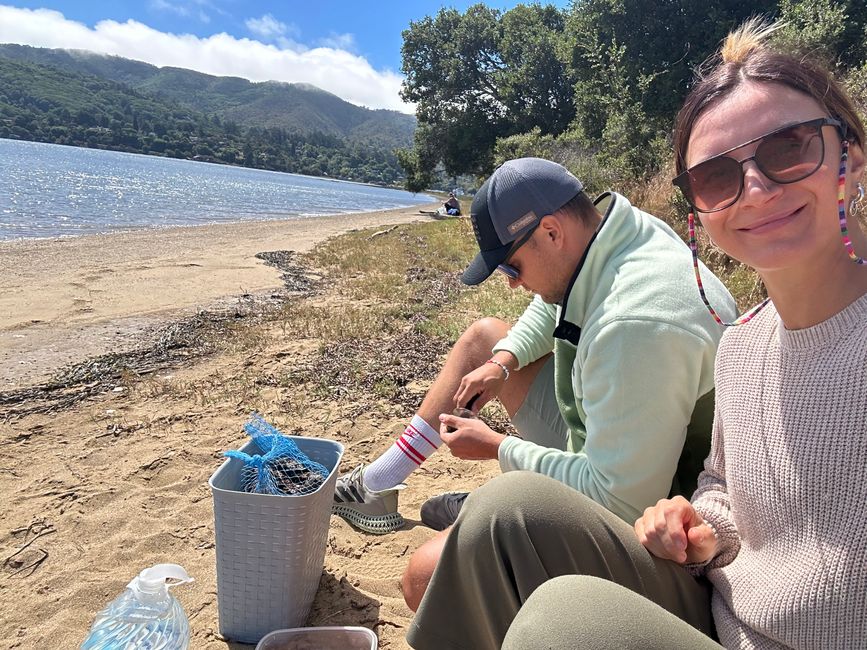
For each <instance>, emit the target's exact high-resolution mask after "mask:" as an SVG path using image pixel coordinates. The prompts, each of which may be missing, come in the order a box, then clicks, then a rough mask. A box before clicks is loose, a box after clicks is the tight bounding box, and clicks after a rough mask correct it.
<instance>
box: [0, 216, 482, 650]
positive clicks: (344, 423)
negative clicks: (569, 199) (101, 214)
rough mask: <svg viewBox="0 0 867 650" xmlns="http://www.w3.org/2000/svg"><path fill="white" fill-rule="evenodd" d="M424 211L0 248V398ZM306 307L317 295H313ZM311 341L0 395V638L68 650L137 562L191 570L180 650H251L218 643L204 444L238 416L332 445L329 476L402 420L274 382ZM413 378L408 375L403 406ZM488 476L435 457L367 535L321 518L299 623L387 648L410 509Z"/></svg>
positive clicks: (422, 536) (393, 644) (391, 644)
mask: <svg viewBox="0 0 867 650" xmlns="http://www.w3.org/2000/svg"><path fill="white" fill-rule="evenodd" d="M427 218H428V217H424V216H421V215H419V214H418V213H417V209H411V210H410V209H408V210H397V211H390V212H381V213H373V214H366V215H353V216H341V217H335V218H328V219H317V220H310V221H292V222H268V223H253V224H236V225H225V226H208V227H203V228H190V229H174V230H172V231H159V232H154V231H147V232H134V233H125V234H119V235H111V236H105V237H94V238H87V239H69V240H54V241H38V242H31V243H15V244H2V245H0V259H2V267H3V269H4V273H3V274H2V277H0V287H2V290H0V359H2V363H0V367H2V372H3V373H4V374H3V377H2V383H0V391H2V390H7V389H8V388H11V387H16V386H23V385H27V384H29V383H32V382H34V381H38V380H40V379H41V378H44V377H46V376H47V375H49V374H50V373H51V372H52V371H53V370H54V369H56V368H57V367H58V366H59V365H62V364H63V363H67V362H69V361H74V360H81V359H83V358H85V357H87V356H92V355H93V354H100V353H105V352H109V351H117V350H118V349H122V348H123V347H124V346H132V345H134V344H135V342H136V341H137V340H139V338H140V337H141V335H142V331H143V328H145V330H146V328H147V327H149V326H152V325H154V324H156V323H160V322H165V321H166V320H167V319H173V318H177V317H179V316H182V315H184V314H189V313H191V312H192V311H194V310H196V309H199V308H207V307H210V306H212V305H214V304H219V303H221V302H223V303H225V302H226V301H232V300H237V296H238V295H240V294H244V293H253V292H262V291H266V292H267V291H268V290H271V289H273V288H275V287H278V286H279V285H280V279H279V272H278V271H277V270H276V269H273V268H271V267H267V266H265V265H264V264H263V263H262V262H261V261H260V260H258V259H256V258H254V257H253V255H254V254H255V253H257V252H261V251H267V250H296V251H304V250H308V249H309V248H310V247H312V246H313V245H314V244H315V243H317V242H319V241H321V240H323V239H324V238H326V237H328V236H331V235H333V234H336V233H339V232H343V231H346V230H348V229H351V228H360V227H366V226H379V225H382V226H389V225H393V224H398V223H404V222H407V221H413V220H416V219H427ZM316 299H317V300H328V299H329V297H328V293H327V291H326V293H325V294H322V295H320V296H318V297H317V298H316ZM34 321H38V322H34ZM314 350H315V342H311V341H309V340H308V341H299V340H294V339H293V338H292V337H291V336H275V337H273V340H272V342H271V343H269V344H268V345H267V346H266V347H264V349H256V350H255V352H252V353H251V352H249V351H245V350H244V349H240V350H238V351H237V352H235V353H234V354H232V353H224V354H219V355H215V356H212V357H206V358H204V359H201V360H199V361H195V362H191V363H189V364H187V365H185V366H183V367H182V368H179V369H176V370H172V371H170V372H168V371H166V372H162V373H160V374H158V375H157V376H156V377H151V378H149V379H148V380H146V381H135V382H130V383H128V384H120V385H118V386H117V387H114V388H109V389H108V390H105V391H104V392H102V393H100V394H98V395H97V396H95V397H93V398H90V399H88V400H85V401H83V402H81V403H79V404H78V405H76V406H74V407H73V408H70V409H64V410H60V411H57V412H54V413H34V414H29V415H12V414H10V412H9V411H4V410H3V409H4V407H3V405H2V404H0V493H2V495H3V498H2V500H0V520H2V522H3V523H2V525H0V558H2V561H3V564H2V566H0V598H2V601H3V603H4V605H3V609H2V612H0V639H2V640H3V642H4V643H3V646H4V647H10V648H40V649H41V648H75V647H78V644H79V643H80V642H81V641H82V639H83V638H84V636H85V635H86V632H87V629H88V628H89V626H90V624H91V622H92V620H93V617H94V615H95V614H96V612H97V611H98V610H99V609H101V608H102V607H103V606H104V605H105V604H106V603H107V602H108V601H110V600H111V599H112V598H114V597H115V596H116V595H117V594H118V593H120V592H121V591H122V590H123V588H124V586H125V585H126V583H127V582H128V581H129V580H130V579H131V578H132V577H133V576H134V575H135V574H136V573H138V571H139V570H141V569H142V568H145V567H147V566H150V565H151V564H155V563H159V562H175V563H178V564H181V565H183V566H184V567H185V568H186V569H187V571H188V572H189V573H190V574H191V575H192V576H194V577H195V579H196V582H195V583H193V584H192V585H187V586H183V587H180V588H178V589H177V590H176V595H177V596H178V598H179V599H180V601H181V603H182V605H183V606H184V608H185V610H186V612H187V613H188V615H189V617H190V621H191V627H192V637H193V638H192V643H191V647H192V648H195V649H199V648H204V649H206V650H218V649H219V650H225V649H226V648H247V647H252V646H243V645H240V644H235V643H229V642H227V641H226V640H225V639H223V638H222V637H221V636H220V635H219V628H218V620H217V598H218V595H217V589H216V575H215V547H214V531H213V513H212V500H211V495H210V490H209V488H208V486H207V480H208V478H209V477H210V475H211V474H212V473H213V472H214V470H215V469H216V468H217V467H218V466H219V465H220V463H221V462H222V452H223V451H224V450H226V449H233V448H237V447H238V446H240V444H241V443H242V442H243V440H244V437H245V436H244V434H243V431H242V425H243V423H244V421H245V420H246V418H247V414H248V413H249V412H250V411H251V410H254V409H255V410H258V411H259V412H261V413H263V414H264V415H265V416H266V417H267V418H268V419H269V420H270V421H271V422H273V423H274V424H276V425H277V426H279V427H280V428H281V429H283V430H284V431H286V432H288V433H296V434H301V435H309V436H318V437H327V438H330V439H334V440H338V441H340V442H342V443H343V444H344V445H345V446H346V453H345V456H344V460H343V464H342V468H343V469H344V471H346V470H348V469H350V468H352V467H353V466H355V464H357V463H358V462H361V461H369V460H372V459H374V458H375V457H376V456H377V455H378V454H379V453H381V452H382V451H383V450H385V449H387V448H388V446H390V445H391V444H392V441H393V439H394V438H395V437H396V436H397V435H398V434H399V432H400V431H402V429H403V427H404V426H405V424H406V413H405V411H406V409H405V408H398V407H397V406H396V405H395V407H394V408H393V409H389V408H388V405H385V407H383V408H378V409H377V410H375V411H365V410H363V409H353V408H347V407H344V406H341V405H338V404H335V403H333V402H331V401H329V400H327V399H323V398H321V397H316V396H314V395H310V396H307V395H297V394H294V393H293V392H292V389H291V388H287V387H286V386H284V385H283V384H282V383H281V382H280V380H279V378H280V377H282V376H284V375H285V374H286V373H288V372H290V371H292V369H293V368H295V367H296V366H297V365H298V364H299V363H300V362H302V361H303V359H304V358H305V357H306V356H309V355H311V354H312V353H313V351H314ZM251 377H253V379H254V380H255V381H253V380H251ZM4 384H5V386H3V385H4ZM425 389H426V385H425V384H423V383H418V384H416V385H414V386H413V390H414V391H416V392H417V393H418V397H419V400H420V399H421V396H422V395H423V393H424V391H425ZM299 401H300V402H301V403H303V405H304V409H303V411H302V415H301V416H300V417H294V418H291V419H290V418H288V417H287V416H286V415H285V413H286V412H287V411H288V409H287V405H288V404H293V405H295V406H296V407H297V405H298V403H299ZM294 412H298V409H297V408H296V409H295V410H294ZM497 472H498V470H497V464H496V462H494V461H488V462H484V463H466V462H462V461H458V460H456V459H453V458H452V457H451V456H450V455H449V454H448V453H447V451H446V452H443V451H441V452H440V453H438V454H435V455H434V456H433V457H432V458H431V459H429V460H428V462H426V463H425V465H424V466H423V467H422V468H421V469H420V470H418V471H417V472H415V473H414V474H413V476H412V477H411V478H410V480H409V481H408V484H409V487H408V488H407V489H406V490H404V491H403V493H402V495H401V506H400V510H401V513H402V514H403V515H404V517H405V518H406V519H407V521H408V525H407V527H406V528H405V529H403V530H401V531H398V532H396V533H394V534H390V535H385V536H381V537H380V536H372V535H368V534H365V533H362V532H359V531H357V530H355V529H353V528H351V527H350V526H349V525H348V524H346V523H345V522H344V521H343V520H341V519H339V518H337V517H332V518H331V523H330V529H329V534H328V546H327V550H326V557H325V567H324V571H323V575H322V579H321V582H320V588H319V591H318V593H317V596H316V599H315V601H314V605H313V609H312V612H311V615H310V617H309V618H308V621H307V623H308V624H309V625H363V626H367V627H369V628H371V629H373V630H374V631H375V632H376V633H377V635H378V637H379V639H380V647H382V648H388V649H404V648H407V647H408V646H407V645H406V642H405V641H404V634H405V631H406V628H407V626H408V624H409V622H410V620H411V612H410V611H409V609H408V608H407V607H406V605H405V604H404V603H403V599H402V597H401V594H400V588H399V579H400V575H401V572H402V571H403V568H404V567H405V564H406V561H407V559H408V558H409V556H410V554H411V553H412V551H413V550H414V549H415V548H417V547H418V546H419V545H420V544H421V543H423V542H424V541H425V540H427V539H429V538H430V537H432V536H433V534H434V533H433V531H431V530H429V529H427V528H425V527H424V526H423V525H421V524H420V522H419V520H418V510H419V507H420V505H421V503H422V502H423V501H424V500H425V499H426V498H427V497H428V496H430V495H432V494H436V493H439V492H442V491H445V490H459V489H464V488H466V489H471V488H473V487H476V486H478V485H479V484H481V483H483V482H484V481H485V480H487V479H488V478H490V477H492V476H494V475H495V474H496V473H497ZM19 549H23V550H20V552H19Z"/></svg>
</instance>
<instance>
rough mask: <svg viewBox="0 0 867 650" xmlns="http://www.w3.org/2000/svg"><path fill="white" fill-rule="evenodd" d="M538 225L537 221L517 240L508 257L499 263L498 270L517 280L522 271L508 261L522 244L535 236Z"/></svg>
mask: <svg viewBox="0 0 867 650" xmlns="http://www.w3.org/2000/svg"><path fill="white" fill-rule="evenodd" d="M538 227H539V224H538V223H537V224H536V225H535V226H533V227H532V228H530V229H529V230H528V231H527V232H526V233H525V234H524V235H523V236H522V237H521V238H520V239H519V240H517V241H516V242H515V244H514V246H512V248H510V249H509V254H508V255H506V259H505V260H504V261H503V263H502V264H498V265H497V270H498V271H499V272H500V273H502V274H503V275H505V276H506V277H507V278H509V279H510V280H517V279H518V278H519V277H520V275H521V272H520V271H519V270H518V269H516V268H515V267H514V266H512V265H511V264H508V263H507V262H508V261H509V260H510V259H511V258H512V255H514V254H515V251H517V250H518V249H519V248H521V246H523V245H524V244H526V243H527V242H528V241H530V237H532V236H533V233H534V232H536V228H538Z"/></svg>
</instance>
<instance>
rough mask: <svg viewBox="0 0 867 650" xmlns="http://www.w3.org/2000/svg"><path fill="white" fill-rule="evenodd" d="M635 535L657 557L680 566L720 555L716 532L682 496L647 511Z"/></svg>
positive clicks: (697, 562)
mask: <svg viewBox="0 0 867 650" xmlns="http://www.w3.org/2000/svg"><path fill="white" fill-rule="evenodd" d="M635 534H636V535H637V536H638V541H640V542H641V543H642V544H643V545H644V546H645V547H646V548H647V550H648V551H650V552H651V553H653V554H654V555H655V556H656V557H661V558H663V559H665V560H674V561H675V562H677V563H678V564H684V563H687V562H688V563H690V564H700V563H703V562H707V561H708V560H710V559H711V558H712V557H714V556H715V555H716V552H717V538H716V535H715V534H714V531H713V529H712V528H711V527H710V526H708V525H707V524H706V523H705V521H704V519H702V518H701V515H699V514H698V513H697V512H696V511H695V509H694V508H693V507H692V504H691V503H690V502H689V501H687V500H686V499H684V498H683V497H681V496H677V497H674V498H673V499H661V500H660V501H659V502H657V504H656V505H655V506H653V507H651V508H647V509H646V510H645V511H644V514H643V515H642V516H641V517H639V518H638V520H637V521H636V522H635Z"/></svg>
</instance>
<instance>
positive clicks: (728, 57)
mask: <svg viewBox="0 0 867 650" xmlns="http://www.w3.org/2000/svg"><path fill="white" fill-rule="evenodd" d="M784 25H785V23H782V22H777V23H771V22H769V21H768V20H767V19H766V18H763V17H761V16H754V17H753V18H750V19H749V20H747V21H746V22H745V23H744V24H743V25H741V26H740V27H738V28H737V29H736V30H735V31H733V32H731V33H730V34H729V35H728V37H726V40H725V41H724V42H723V45H722V47H721V48H720V57H721V58H722V61H723V63H724V64H725V63H734V64H742V63H745V62H746V60H747V59H748V58H749V56H750V54H752V53H753V52H754V51H757V50H761V49H763V48H764V47H765V42H766V41H767V39H768V37H769V36H770V35H771V34H773V33H774V32H775V31H777V30H778V29H780V28H781V27H783V26H784Z"/></svg>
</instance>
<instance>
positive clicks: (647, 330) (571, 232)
mask: <svg viewBox="0 0 867 650" xmlns="http://www.w3.org/2000/svg"><path fill="white" fill-rule="evenodd" d="M471 218H472V223H473V229H474V232H475V236H476V241H477V242H478V245H479V249H480V252H479V254H478V255H477V256H476V258H475V259H474V260H473V262H472V263H471V264H470V266H469V267H468V268H467V270H466V271H465V272H464V274H463V276H462V278H461V279H462V281H463V282H464V283H466V284H469V285H476V284H479V283H481V282H482V281H484V280H485V279H486V278H488V277H489V276H490V275H491V274H493V273H494V272H495V271H500V272H502V273H503V274H505V275H506V276H507V278H508V281H509V285H510V286H511V287H512V288H518V287H523V288H524V289H526V290H528V291H531V292H532V293H534V294H536V295H535V297H534V299H533V301H532V302H531V303H530V305H529V307H528V308H527V310H526V311H525V312H524V314H523V315H522V316H521V317H520V318H519V319H518V321H517V322H516V323H515V324H514V325H513V326H512V327H511V329H510V327H509V325H508V324H507V323H505V322H503V321H500V320H497V319H493V318H486V319H483V320H481V321H477V322H476V323H474V324H473V325H471V326H470V327H469V328H468V329H467V331H466V332H464V333H463V334H462V335H461V337H460V338H459V339H458V341H457V342H456V343H455V346H454V348H453V349H452V351H451V353H450V354H449V356H448V358H447V359H446V363H445V365H444V367H443V369H442V371H441V372H440V374H439V376H438V377H437V379H436V380H435V381H434V383H433V385H432V386H431V388H430V390H429V391H428V393H427V395H426V396H425V398H424V400H423V402H422V404H421V407H420V408H419V411H418V413H417V414H416V415H415V417H414V418H413V419H412V421H411V422H410V424H409V426H408V427H407V429H406V431H405V432H404V433H403V434H402V435H401V436H400V438H398V440H397V441H396V442H395V443H394V445H392V447H391V448H390V449H389V450H387V451H386V452H385V453H384V454H383V455H382V456H380V457H379V458H378V459H376V460H375V461H374V462H373V463H371V464H370V465H369V466H366V467H364V466H359V467H357V468H356V469H355V470H354V471H353V472H352V473H351V474H349V475H346V476H342V477H340V479H339V480H338V485H337V489H336V492H335V504H334V512H335V513H336V514H339V515H341V516H343V517H344V518H345V519H347V520H348V521H350V523H353V524H354V525H356V526H358V527H359V528H362V529H365V530H368V531H370V532H388V531H389V530H394V529H395V528H397V527H399V526H400V525H402V524H403V520H402V518H400V515H399V514H398V513H397V490H398V489H399V488H400V487H402V482H403V481H404V480H405V479H406V478H407V477H408V476H409V474H410V473H411V472H412V470H414V469H415V468H416V467H418V466H419V465H420V464H421V463H423V462H424V460H425V459H426V458H427V457H428V456H429V455H430V454H431V453H433V451H434V450H436V449H437V448H438V447H439V445H440V444H442V443H443V442H444V443H446V445H448V447H449V448H450V450H451V452H452V454H454V455H455V456H457V457H459V458H463V459H470V460H473V459H475V460H480V459H498V460H499V462H500V466H501V468H502V470H503V471H504V472H505V471H512V470H529V471H533V472H538V473H541V474H545V475H548V476H550V477H552V478H555V479H557V480H559V481H561V482H563V483H565V484H567V485H569V486H570V487H573V488H575V489H577V490H579V491H581V492H583V493H584V494H586V495H587V496H589V497H590V498H592V499H593V500H594V501H596V502H597V503H599V504H601V505H603V506H604V507H605V508H607V509H609V510H611V511H612V512H614V513H615V514H617V515H619V516H620V517H621V518H623V519H625V520H626V521H629V522H632V521H634V519H635V518H636V517H637V516H638V515H639V513H641V511H642V510H643V509H644V508H645V507H647V506H649V505H651V504H653V503H656V501H657V500H658V499H660V498H662V497H665V496H668V495H669V494H673V493H682V494H689V493H691V490H692V489H693V488H694V486H695V479H696V477H697V475H698V472H699V471H700V469H701V464H702V462H703V460H704V458H705V456H706V455H707V451H708V449H709V444H710V430H711V424H712V413H713V361H714V355H715V353H716V348H717V344H718V342H719V338H720V336H721V330H720V328H719V327H718V326H717V325H716V324H715V323H714V321H713V320H712V319H711V317H710V316H709V314H708V313H707V311H706V310H705V307H704V305H703V303H702V301H701V299H700V297H699V295H698V293H697V292H695V291H694V290H693V289H692V282H693V279H692V275H691V274H692V270H691V268H690V264H691V261H690V253H689V250H688V249H687V247H686V246H685V244H684V243H683V242H682V241H681V240H680V238H679V237H678V236H677V235H676V234H675V233H674V232H673V231H672V230H671V229H670V228H669V227H668V226H666V225H665V224H664V223H663V222H661V221H659V220H658V219H656V218H654V217H652V216H650V215H648V214H645V213H643V212H641V211H640V210H638V209H636V208H634V207H632V206H631V205H630V204H629V202H628V201H627V200H626V199H625V198H624V197H622V196H620V195H618V194H615V193H606V194H603V195H602V196H601V197H599V198H598V199H597V200H596V202H595V204H594V202H593V201H591V200H590V199H589V197H587V195H586V194H585V193H584V192H583V186H582V184H581V182H580V181H579V180H578V179H577V178H575V177H574V176H573V175H572V174H570V173H569V172H568V171H567V170H566V169H565V168H564V167H562V166H561V165H558V164H556V163H553V162H550V161H547V160H542V159H539V158H521V159H517V160H511V161H508V162H506V163H505V164H503V165H502V166H501V167H499V168H498V169H497V170H496V171H495V172H494V173H493V175H492V176H491V177H490V178H489V179H488V180H487V181H486V182H485V183H484V184H483V185H482V187H481V188H480V189H479V191H478V192H477V193H476V196H475V198H474V200H473V203H472V207H471ZM702 272H703V274H704V275H706V276H707V278H708V281H707V282H706V283H705V291H706V292H707V293H709V294H711V296H712V299H711V302H712V303H714V301H716V302H718V303H719V304H721V305H723V308H722V310H723V311H724V312H725V315H726V317H727V318H728V317H733V316H734V315H735V305H734V301H733V300H732V298H731V296H730V295H729V294H728V292H727V291H726V289H725V287H723V285H722V284H721V283H720V282H719V281H718V280H717V279H716V278H715V277H713V275H712V274H711V273H710V272H709V271H707V270H706V269H702ZM473 398H475V399H474V400H473ZM495 398H496V399H499V400H500V402H501V403H502V404H503V406H504V407H505V409H506V411H507V412H508V413H509V416H510V418H511V420H512V423H513V425H514V426H515V428H516V429H517V430H518V432H519V433H520V436H521V437H511V436H504V435H502V434H500V433H497V432H495V431H493V430H491V429H490V427H488V426H487V425H485V424H484V423H483V422H482V421H481V420H478V419H468V418H459V417H455V416H453V415H451V414H450V413H451V411H452V409H453V407H454V406H455V405H456V404H457V405H460V406H465V405H467V404H468V403H470V401H471V400H473V401H472V410H473V411H474V412H478V410H479V409H480V408H481V407H482V406H483V405H484V404H485V403H487V402H488V401H490V400H492V399H495ZM449 429H454V431H449ZM465 496H466V495H461V494H446V495H441V496H439V497H434V498H433V499H431V500H429V501H428V502H427V503H425V505H424V506H423V507H422V520H423V521H424V522H425V523H426V524H427V525H429V526H431V527H433V528H436V529H438V530H442V529H444V528H446V527H448V526H449V525H451V524H452V523H453V522H454V520H455V519H456V517H457V514H458V513H459V511H460V509H461V506H462V504H463V502H464V498H465ZM444 539H445V538H444V536H443V535H440V536H438V537H436V538H434V539H433V540H431V541H430V542H428V543H427V544H425V545H424V546H422V547H421V548H420V549H419V550H418V551H417V552H416V554H415V555H414V556H413V558H412V560H411V562H410V565H409V567H408V570H407V573H406V575H405V576H404V584H403V587H404V596H405V598H406V599H407V602H408V603H409V604H410V606H411V607H413V608H414V607H415V606H417V604H418V600H420V598H421V594H422V593H423V592H424V588H425V586H426V584H427V580H428V579H429V577H430V573H431V572H432V571H433V567H434V566H435V564H436V559H437V558H438V556H439V551H440V549H441V547H442V544H443V541H444Z"/></svg>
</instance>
